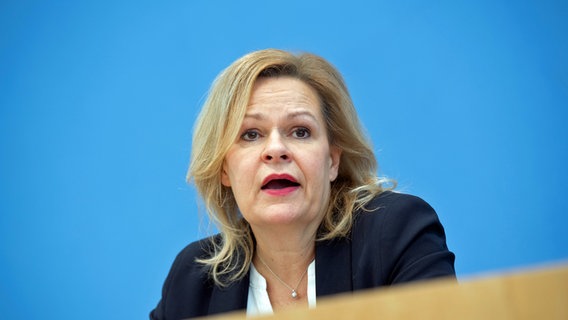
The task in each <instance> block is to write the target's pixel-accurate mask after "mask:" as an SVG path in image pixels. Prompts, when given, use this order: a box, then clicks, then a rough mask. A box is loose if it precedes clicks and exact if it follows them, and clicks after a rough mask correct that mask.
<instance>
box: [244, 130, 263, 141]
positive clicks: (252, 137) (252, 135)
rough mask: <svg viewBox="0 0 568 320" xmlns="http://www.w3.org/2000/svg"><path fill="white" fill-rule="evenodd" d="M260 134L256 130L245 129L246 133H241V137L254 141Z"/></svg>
mask: <svg viewBox="0 0 568 320" xmlns="http://www.w3.org/2000/svg"><path fill="white" fill-rule="evenodd" d="M259 136H260V134H259V133H258V132H256V131H254V130H247V131H245V133H243V134H242V135H241V139H243V140H245V141H254V140H256V139H258V137H259Z"/></svg>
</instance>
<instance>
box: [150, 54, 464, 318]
mask: <svg viewBox="0 0 568 320" xmlns="http://www.w3.org/2000/svg"><path fill="white" fill-rule="evenodd" d="M192 148H193V150H192V158H191V165H190V168H189V172H188V179H190V180H193V181H194V183H195V185H196V187H197V189H198V191H199V193H200V195H201V196H202V198H203V200H204V202H205V206H206V208H207V210H208V213H209V214H210V217H211V218H212V219H213V221H215V222H216V224H217V226H218V228H219V230H220V233H219V234H218V235H216V236H213V237H211V238H208V239H204V240H201V241H198V242H195V243H192V244H190V245H189V246H187V247H186V248H185V249H184V250H183V251H182V252H181V253H180V254H179V255H178V257H177V258H176V260H175V262H174V263H173V266H172V268H171V271H170V273H169V275H168V277H167V279H166V281H165V283H164V288H163V293H162V299H161V301H160V303H159V304H158V306H157V307H156V309H154V310H153V311H152V312H151V314H150V318H151V319H181V318H189V317H196V316H204V315H209V314H214V313H220V312H227V311H233V310H240V309H246V312H247V314H260V313H270V312H273V311H277V310H281V309H285V308H288V307H292V306H306V307H308V306H309V307H313V306H315V303H316V300H317V299H319V298H320V297H323V296H326V295H331V294H335V293H341V292H348V291H356V290H361V289H366V288H372V287H379V286H386V285H393V284H398V283H403V282H408V281H415V280H422V279H430V278H434V277H441V276H454V255H453V254H452V253H451V252H450V251H448V248H447V246H446V240H445V234H444V229H443V227H442V225H441V224H440V222H439V220H438V218H437V215H436V213H435V212H434V210H433V209H432V208H431V207H430V206H429V205H428V204H426V203H425V202H424V201H422V200H421V199H419V198H416V197H413V196H409V195H404V194H400V193H395V192H393V191H391V190H390V189H391V188H390V187H389V186H392V185H393V183H391V182H390V181H388V180H383V179H379V178H377V176H376V172H377V163H376V160H375V156H374V154H373V151H372V149H371V147H370V143H369V142H368V141H367V139H366V137H365V136H364V135H363V130H362V127H361V125H360V123H359V120H358V117H357V114H356V112H355V109H354V107H353V104H352V102H351V98H350V96H349V93H348V91H347V88H346V86H345V84H344V82H343V79H342V77H341V75H340V74H339V73H338V72H337V71H336V70H335V69H334V67H333V66H331V65H330V64H329V63H328V62H327V61H325V60H323V59H322V58H320V57H318V56H315V55H312V54H301V55H297V56H296V55H293V54H291V53H288V52H285V51H280V50H272V49H270V50H261V51H257V52H253V53H250V54H248V55H245V56H244V57H242V58H240V59H239V60H237V61H236V62H234V63H233V64H232V65H231V66H229V67H228V68H227V69H226V70H225V71H223V72H222V73H221V74H220V75H219V77H218V78H217V79H216V80H215V82H214V84H213V86H212V88H211V91H210V94H209V97H208V99H207V101H206V102H205V105H204V106H203V109H202V111H201V114H200V116H199V118H198V120H197V124H196V127H195V132H194V138H193V147H192Z"/></svg>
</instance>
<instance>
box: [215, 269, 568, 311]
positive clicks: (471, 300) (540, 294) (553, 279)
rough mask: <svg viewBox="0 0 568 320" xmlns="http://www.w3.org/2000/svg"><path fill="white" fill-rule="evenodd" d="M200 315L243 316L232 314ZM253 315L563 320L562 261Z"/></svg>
mask: <svg viewBox="0 0 568 320" xmlns="http://www.w3.org/2000/svg"><path fill="white" fill-rule="evenodd" d="M206 319H230V320H237V319H245V316H244V313H242V312H237V313H232V314H225V315H222V316H217V317H208V318H206ZM255 319H274V320H279V319H280V320H282V319H294V320H298V319H322V320H324V319H325V320H328V319H500V320H502V319H563V320H566V319H568V265H562V266H556V267H548V268H541V269H537V270H530V271H524V272H516V273H509V274H502V275H495V276H487V277H483V278H477V279H469V280H465V281H460V283H459V284H458V283H456V282H455V281H450V280H436V281H429V282H422V283H413V284H408V285H402V286H397V287H392V288H386V289H374V290H369V291H365V292H358V293H355V294H346V295H338V296H334V297H331V298H327V299H319V300H318V306H317V308H316V309H311V310H307V309H304V308H302V309H290V310H286V311H283V312H280V313H277V314H275V315H271V316H259V317H255Z"/></svg>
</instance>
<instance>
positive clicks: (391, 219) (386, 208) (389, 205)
mask: <svg viewBox="0 0 568 320" xmlns="http://www.w3.org/2000/svg"><path fill="white" fill-rule="evenodd" d="M424 219H426V220H434V221H437V220H438V216H437V214H436V211H435V210H434V209H433V208H432V207H431V206H430V204H428V203H427V202H426V201H424V200H423V199H422V198H420V197H418V196H415V195H410V194H406V193H400V192H394V191H385V192H382V193H380V194H379V195H377V196H375V197H374V198H373V199H372V200H371V201H369V202H368V203H366V204H365V205H364V206H363V208H361V209H359V210H358V211H357V212H356V214H355V224H356V225H358V226H363V227H364V226H369V227H371V226H372V225H373V224H376V223H379V224H388V225H389V226H393V225H399V224H400V225H406V226H407V225H408V224H413V223H415V222H417V221H422V220H424Z"/></svg>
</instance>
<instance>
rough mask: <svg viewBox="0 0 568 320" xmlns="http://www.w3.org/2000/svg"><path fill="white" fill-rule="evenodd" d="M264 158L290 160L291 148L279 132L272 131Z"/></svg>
mask: <svg viewBox="0 0 568 320" xmlns="http://www.w3.org/2000/svg"><path fill="white" fill-rule="evenodd" d="M262 159H263V160H264V161H267V162H275V161H288V160H290V150H289V149H288V147H287V145H286V143H285V141H284V139H283V137H282V136H281V134H280V133H279V132H272V133H271V134H270V135H269V136H268V138H267V139H266V145H265V147H264V151H263V153H262Z"/></svg>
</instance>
